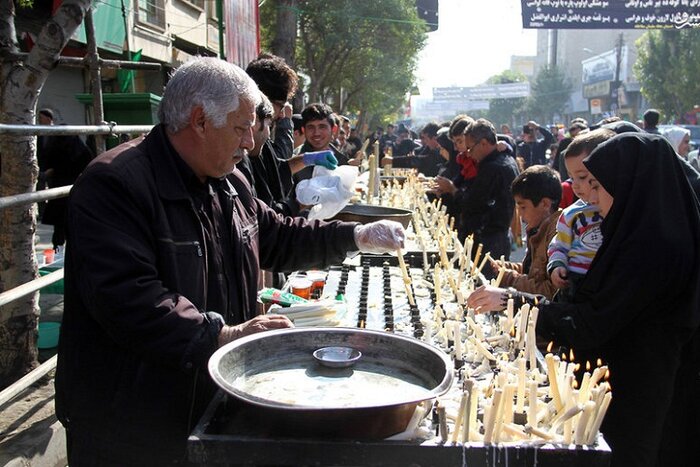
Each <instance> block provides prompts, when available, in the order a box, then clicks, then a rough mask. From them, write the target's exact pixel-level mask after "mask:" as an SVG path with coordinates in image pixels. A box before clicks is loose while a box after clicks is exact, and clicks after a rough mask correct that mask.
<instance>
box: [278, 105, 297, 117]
mask: <svg viewBox="0 0 700 467" xmlns="http://www.w3.org/2000/svg"><path fill="white" fill-rule="evenodd" d="M293 113H294V109H293V108H292V104H290V103H289V102H285V103H284V105H283V106H282V108H281V109H280V111H279V113H278V114H277V119H278V120H281V119H283V118H292V114H293Z"/></svg>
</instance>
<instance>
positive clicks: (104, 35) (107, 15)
mask: <svg viewBox="0 0 700 467" xmlns="http://www.w3.org/2000/svg"><path fill="white" fill-rule="evenodd" d="M124 1H126V5H127V10H126V14H129V12H130V11H131V10H130V8H129V7H128V6H129V5H131V2H130V1H128V0H124ZM92 8H93V10H92V19H93V23H94V25H95V41H96V42H97V47H98V48H100V49H103V50H109V51H110V52H115V53H118V54H121V53H122V51H123V49H124V38H125V37H126V34H125V32H124V18H123V16H122V0H100V1H98V2H95V3H93V6H92ZM73 39H75V40H76V41H78V42H81V43H83V44H87V36H86V34H85V24H81V25H80V27H79V28H78V29H77V31H76V32H75V34H74V35H73Z"/></svg>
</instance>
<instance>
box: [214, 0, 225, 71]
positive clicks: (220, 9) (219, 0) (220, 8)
mask: <svg viewBox="0 0 700 467" xmlns="http://www.w3.org/2000/svg"><path fill="white" fill-rule="evenodd" d="M216 17H217V18H218V19H219V58H220V59H221V60H226V49H225V48H224V29H225V28H226V26H225V23H224V0H216Z"/></svg>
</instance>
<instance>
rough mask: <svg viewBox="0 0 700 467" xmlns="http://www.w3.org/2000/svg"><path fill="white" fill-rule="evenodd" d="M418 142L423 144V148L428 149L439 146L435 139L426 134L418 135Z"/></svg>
mask: <svg viewBox="0 0 700 467" xmlns="http://www.w3.org/2000/svg"><path fill="white" fill-rule="evenodd" d="M420 142H421V143H423V146H428V147H429V148H430V149H436V148H437V147H438V146H439V144H438V142H437V137H435V136H430V135H428V134H426V133H421V134H420Z"/></svg>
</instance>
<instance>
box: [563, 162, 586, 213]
mask: <svg viewBox="0 0 700 467" xmlns="http://www.w3.org/2000/svg"><path fill="white" fill-rule="evenodd" d="M586 156H588V153H583V154H580V155H578V156H574V157H567V158H566V159H564V165H566V171H567V172H569V176H570V177H571V180H572V181H573V183H572V184H571V188H572V189H573V190H574V194H575V195H576V196H578V197H579V198H581V199H582V200H584V201H585V202H587V203H589V202H590V201H589V199H588V198H589V196H590V191H591V186H590V184H589V183H588V180H589V178H590V177H591V173H590V172H589V171H588V169H587V168H586V166H585V165H583V160H584V159H585V158H586Z"/></svg>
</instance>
